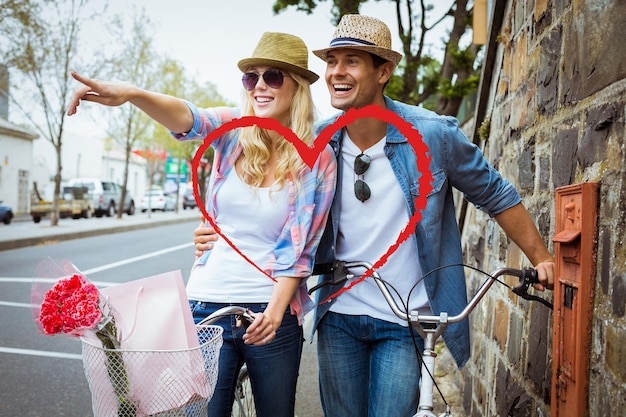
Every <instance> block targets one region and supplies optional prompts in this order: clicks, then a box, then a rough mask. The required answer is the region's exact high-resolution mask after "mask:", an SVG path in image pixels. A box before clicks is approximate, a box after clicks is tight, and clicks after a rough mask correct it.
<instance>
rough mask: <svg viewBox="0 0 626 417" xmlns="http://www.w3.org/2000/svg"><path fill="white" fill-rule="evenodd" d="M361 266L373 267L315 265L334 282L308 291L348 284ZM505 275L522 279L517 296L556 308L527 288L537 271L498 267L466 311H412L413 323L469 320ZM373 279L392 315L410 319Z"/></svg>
mask: <svg viewBox="0 0 626 417" xmlns="http://www.w3.org/2000/svg"><path fill="white" fill-rule="evenodd" d="M355 267H360V268H364V269H365V270H370V269H372V264H370V263H369V262H363V261H358V262H344V261H335V262H334V263H332V264H323V265H316V266H315V268H314V270H313V274H328V273H332V274H333V278H332V279H331V280H326V281H323V282H321V283H319V284H318V285H316V286H314V287H312V288H311V289H310V290H309V294H312V293H313V292H314V291H316V290H318V289H320V288H321V287H323V286H325V285H336V284H344V283H345V282H346V281H348V280H350V279H352V278H354V277H355V275H354V274H352V273H351V272H350V271H349V268H355ZM502 275H511V276H515V277H518V278H519V279H520V283H519V285H518V286H516V287H514V288H512V289H511V290H512V291H513V292H514V293H515V294H517V295H518V296H520V297H522V298H524V299H526V300H531V301H539V302H540V303H542V304H544V305H545V306H546V307H548V308H553V307H552V304H550V303H549V302H548V301H547V300H545V299H543V298H541V297H537V296H535V295H531V294H529V293H528V288H529V287H530V286H531V285H533V284H537V283H539V279H538V276H537V271H536V270H535V269H534V268H524V269H515V268H499V269H496V270H495V271H493V272H492V273H491V274H489V278H488V279H487V280H486V281H485V282H483V284H482V285H481V286H480V288H479V289H478V291H476V293H475V294H474V296H473V297H472V298H471V299H470V300H469V303H468V304H467V305H466V306H465V308H464V309H463V311H462V312H461V313H459V314H457V315H456V316H452V317H448V315H447V313H442V314H440V315H439V316H428V315H419V314H418V313H417V312H411V313H410V314H411V321H419V322H422V323H440V322H442V321H445V322H446V323H456V322H459V321H462V320H464V319H465V318H467V316H468V315H469V313H471V311H472V310H473V309H474V308H475V307H476V305H477V304H478V302H479V301H480V300H481V299H482V298H483V296H484V295H485V294H486V293H487V291H488V290H489V288H490V287H491V286H492V285H493V283H494V282H496V280H497V278H498V277H499V276H502ZM371 277H372V278H373V279H374V281H375V282H376V284H377V285H378V288H379V289H380V291H381V292H382V294H383V296H384V297H385V300H386V301H387V303H388V304H389V307H391V310H392V311H393V313H394V314H395V315H396V316H397V317H399V318H400V319H402V320H406V319H407V317H408V314H407V312H404V311H402V309H400V307H399V306H398V304H397V302H396V301H395V300H394V298H393V297H392V295H391V293H390V292H389V289H388V288H387V287H386V286H385V284H384V283H383V281H382V278H381V277H380V275H379V274H378V272H376V271H375V270H373V271H372V274H371Z"/></svg>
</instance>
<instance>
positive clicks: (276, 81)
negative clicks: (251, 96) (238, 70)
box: [241, 69, 288, 91]
mask: <svg viewBox="0 0 626 417" xmlns="http://www.w3.org/2000/svg"><path fill="white" fill-rule="evenodd" d="M287 76H288V75H286V74H284V73H283V72H282V71H281V70H277V69H270V70H267V71H265V72H264V73H262V74H259V73H258V72H246V73H244V74H243V76H242V77H241V82H242V83H243V88H245V89H246V90H248V91H252V90H254V87H256V85H257V83H258V82H259V77H263V81H264V82H265V84H267V86H268V87H270V88H280V87H282V85H283V81H284V79H285V77H287Z"/></svg>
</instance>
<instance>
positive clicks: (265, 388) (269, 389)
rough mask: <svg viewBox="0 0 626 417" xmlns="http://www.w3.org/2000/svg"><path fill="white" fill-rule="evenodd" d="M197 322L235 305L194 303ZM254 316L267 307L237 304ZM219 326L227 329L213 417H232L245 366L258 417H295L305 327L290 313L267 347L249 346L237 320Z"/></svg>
mask: <svg viewBox="0 0 626 417" xmlns="http://www.w3.org/2000/svg"><path fill="white" fill-rule="evenodd" d="M189 305H190V306H191V311H192V313H193V317H194V321H195V322H196V323H198V322H199V321H200V320H202V319H203V318H205V317H207V316H208V315H210V314H211V313H213V312H215V311H217V310H218V309H220V308H222V307H226V306H228V305H232V304H220V303H205V302H198V301H190V302H189ZM237 305H238V306H241V307H247V308H249V309H250V310H252V311H253V312H255V313H257V312H261V311H263V310H264V309H265V308H266V307H267V304H250V303H247V304H246V303H237ZM214 324H215V325H219V326H221V327H222V328H223V329H224V333H223V338H224V344H223V345H222V349H221V350H220V358H219V374H218V378H217V386H216V388H215V393H214V394H213V398H212V399H211V401H209V416H210V417H230V415H231V410H232V405H233V398H234V392H235V386H236V383H237V376H238V374H239V370H240V369H241V367H242V365H243V363H244V362H245V363H246V364H247V366H248V373H249V375H250V382H251V384H252V392H253V394H254V401H255V407H256V412H257V414H256V415H257V416H258V417H293V415H294V409H295V403H296V383H297V380H298V368H299V367H300V357H301V355H302V343H303V342H304V338H303V335H302V326H300V325H298V319H297V317H296V316H294V315H291V314H290V312H289V310H287V312H286V313H285V316H284V318H283V322H282V324H281V326H280V328H279V329H278V331H277V332H276V338H275V339H274V340H272V341H271V342H270V343H268V344H267V345H264V346H253V345H246V344H244V343H243V340H242V336H243V335H244V333H245V329H244V328H243V326H242V327H237V326H236V323H235V316H232V315H231V316H228V317H225V318H222V319H220V320H219V321H217V322H216V323H214Z"/></svg>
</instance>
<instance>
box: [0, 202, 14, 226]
mask: <svg viewBox="0 0 626 417" xmlns="http://www.w3.org/2000/svg"><path fill="white" fill-rule="evenodd" d="M11 220H13V210H12V209H11V207H9V206H7V205H6V204H2V201H0V222H2V223H4V224H10V223H11Z"/></svg>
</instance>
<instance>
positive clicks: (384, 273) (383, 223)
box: [330, 133, 430, 326]
mask: <svg viewBox="0 0 626 417" xmlns="http://www.w3.org/2000/svg"><path fill="white" fill-rule="evenodd" d="M384 146H385V138H383V139H381V140H380V141H379V142H378V143H376V144H375V145H374V146H372V147H371V148H369V149H366V150H365V151H364V152H363V153H364V154H366V155H368V156H369V157H370V158H371V162H370V166H369V168H368V170H367V171H366V172H365V173H364V174H363V176H362V177H360V178H361V179H362V180H364V181H365V182H366V183H367V185H368V186H369V187H370V190H371V197H370V198H369V199H368V200H366V201H365V202H361V201H359V200H358V199H357V198H356V196H355V194H354V182H355V181H356V179H357V175H356V174H355V173H354V160H355V158H356V156H357V155H359V154H360V153H361V150H360V149H359V148H358V147H357V146H356V145H355V144H354V143H353V142H352V140H350V138H349V137H348V134H347V133H345V135H344V139H343V145H342V152H341V163H342V164H343V166H342V183H341V184H342V195H341V218H340V219H339V233H338V240H337V259H340V260H344V261H368V262H369V263H371V264H374V263H375V262H376V261H378V260H379V259H380V258H381V257H382V256H383V255H384V254H385V253H386V252H387V250H388V248H389V247H390V246H391V245H393V244H394V243H395V242H396V241H397V239H398V236H399V235H400V232H401V230H403V229H404V228H405V227H406V226H407V224H408V222H409V214H408V208H407V204H406V200H405V198H404V194H403V193H402V189H401V188H400V184H399V183H398V180H397V179H396V176H395V174H394V172H393V170H392V168H391V163H390V162H389V159H388V158H387V157H386V156H385V153H384ZM399 202H400V203H401V204H398V203H399ZM352 272H354V273H355V274H357V275H362V274H363V273H364V272H365V271H364V270H355V271H352ZM378 273H379V274H380V276H381V277H382V278H383V279H384V280H385V281H387V282H389V283H390V284H391V285H392V286H393V287H394V288H395V289H396V290H397V291H398V292H399V294H400V295H401V296H402V303H404V304H406V302H407V297H408V295H409V292H411V299H410V304H409V311H411V310H416V309H419V310H420V311H421V312H422V313H426V312H429V311H430V309H429V304H428V297H427V295H426V290H425V288H424V284H423V282H421V283H419V284H418V285H417V286H416V287H415V288H414V289H413V290H412V291H411V289H412V288H413V286H414V285H415V283H416V282H417V281H418V280H419V279H420V278H421V276H422V271H421V268H420V263H419V258H418V254H417V246H416V245H415V242H414V240H413V238H412V237H409V238H408V239H407V240H405V241H404V242H403V243H402V244H401V245H400V246H399V247H398V249H397V250H396V251H395V252H394V253H392V254H391V255H390V256H389V258H388V260H387V262H386V263H385V264H384V265H383V266H382V267H381V268H380V269H378ZM391 292H392V293H393V292H394V291H393V290H391ZM396 301H398V299H397V296H396ZM404 304H401V303H398V305H399V306H400V307H401V308H402V309H404V308H403V307H402V306H403V305H404ZM330 310H331V311H335V312H338V313H343V314H350V315H368V316H371V317H374V318H378V319H382V320H386V321H390V322H394V323H400V324H402V325H405V326H406V325H407V323H406V321H402V320H400V319H399V318H398V317H396V315H395V314H393V312H392V311H391V308H390V307H389V305H388V304H387V301H386V300H385V299H384V298H383V296H382V294H381V292H380V290H379V289H378V287H377V285H376V283H375V282H374V280H373V279H371V278H367V279H365V280H364V281H362V282H361V283H359V284H357V285H355V286H354V287H353V288H352V289H350V290H349V291H346V292H344V293H343V294H341V295H340V296H339V297H337V300H336V302H335V303H334V304H333V305H332V307H331V308H330Z"/></svg>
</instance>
